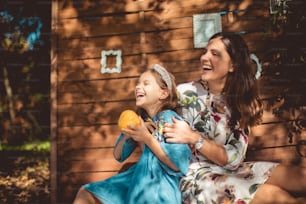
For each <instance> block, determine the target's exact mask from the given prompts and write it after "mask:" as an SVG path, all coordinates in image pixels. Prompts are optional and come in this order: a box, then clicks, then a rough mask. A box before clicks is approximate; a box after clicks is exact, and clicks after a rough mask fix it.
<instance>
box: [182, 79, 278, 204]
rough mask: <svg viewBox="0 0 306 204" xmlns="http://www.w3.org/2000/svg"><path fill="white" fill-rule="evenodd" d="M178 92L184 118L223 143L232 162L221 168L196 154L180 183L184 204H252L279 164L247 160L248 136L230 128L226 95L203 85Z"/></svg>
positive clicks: (208, 136) (192, 83) (187, 86)
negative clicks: (209, 89)
mask: <svg viewBox="0 0 306 204" xmlns="http://www.w3.org/2000/svg"><path fill="white" fill-rule="evenodd" d="M177 89H178V95H179V99H180V104H181V105H182V107H183V108H182V114H183V117H184V119H185V120H186V121H187V122H188V123H189V124H190V125H191V127H192V128H193V129H194V130H196V131H198V132H199V133H200V134H201V135H202V137H204V138H206V139H209V140H214V141H215V142H217V143H218V144H222V145H223V146H224V148H225V150H226V153H227V156H228V163H227V164H226V165H225V166H219V165H216V164H214V163H212V162H211V161H209V160H208V159H207V158H206V157H204V156H203V155H202V154H200V153H199V152H197V151H195V150H194V151H193V157H192V160H191V163H190V165H189V170H188V174H187V176H185V177H184V178H183V179H182V180H181V183H180V188H181V191H182V198H183V203H192V204H201V203H205V204H222V203H224V204H225V203H226V204H228V203H239V204H243V203H249V202H250V201H251V200H252V198H253V197H254V195H255V192H256V190H257V189H258V187H259V185H261V184H263V183H264V182H265V181H266V180H267V179H268V178H269V176H270V174H271V170H272V169H273V168H274V167H275V166H277V165H278V164H277V163H273V162H258V161H256V162H245V161H244V159H245V155H246V151H247V146H248V136H247V135H246V133H245V131H243V130H242V129H241V128H239V127H234V128H230V126H229V118H230V111H229V109H228V108H227V107H226V104H225V103H224V100H223V98H222V96H215V95H213V94H210V93H209V91H208V88H207V86H205V84H203V83H200V82H190V83H185V84H180V85H178V87H177Z"/></svg>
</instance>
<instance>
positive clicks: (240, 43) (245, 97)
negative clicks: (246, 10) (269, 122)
mask: <svg viewBox="0 0 306 204" xmlns="http://www.w3.org/2000/svg"><path fill="white" fill-rule="evenodd" d="M214 38H220V39H221V40H222V42H223V43H224V45H225V47H226V50H227V52H228V54H229V56H230V58H231V60H232V63H233V66H234V72H230V73H229V74H228V77H227V80H226V82H225V86H224V90H223V91H224V94H225V97H226V102H227V104H228V106H229V108H230V109H231V114H232V116H231V125H232V126H234V125H236V124H237V122H239V123H240V127H241V128H247V127H249V126H254V125H256V124H258V123H259V122H260V120H261V117H262V112H263V111H262V103H261V100H260V99H259V89H258V82H257V79H256V78H255V74H254V71H253V68H252V60H251V58H250V53H249V49H248V47H247V45H246V43H245V41H244V40H243V38H242V37H241V36H240V35H238V34H235V33H216V34H215V35H213V36H212V37H211V38H210V39H214Z"/></svg>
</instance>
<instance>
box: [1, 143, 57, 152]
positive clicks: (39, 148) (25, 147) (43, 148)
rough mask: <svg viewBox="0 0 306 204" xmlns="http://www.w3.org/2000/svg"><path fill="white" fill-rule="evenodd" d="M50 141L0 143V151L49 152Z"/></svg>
mask: <svg viewBox="0 0 306 204" xmlns="http://www.w3.org/2000/svg"><path fill="white" fill-rule="evenodd" d="M50 145H51V144H50V141H49V140H47V141H39V140H35V141H32V142H27V143H25V144H22V145H8V144H0V151H34V152H50Z"/></svg>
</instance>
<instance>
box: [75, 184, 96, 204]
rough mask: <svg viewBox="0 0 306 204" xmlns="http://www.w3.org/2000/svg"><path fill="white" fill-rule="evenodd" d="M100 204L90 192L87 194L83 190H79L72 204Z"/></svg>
mask: <svg viewBox="0 0 306 204" xmlns="http://www.w3.org/2000/svg"><path fill="white" fill-rule="evenodd" d="M96 203H101V202H99V201H98V199H97V198H96V197H95V196H93V195H92V194H91V193H90V192H88V191H87V190H86V189H85V188H83V187H82V188H80V189H79V191H78V193H77V195H76V197H75V199H74V201H73V204H96Z"/></svg>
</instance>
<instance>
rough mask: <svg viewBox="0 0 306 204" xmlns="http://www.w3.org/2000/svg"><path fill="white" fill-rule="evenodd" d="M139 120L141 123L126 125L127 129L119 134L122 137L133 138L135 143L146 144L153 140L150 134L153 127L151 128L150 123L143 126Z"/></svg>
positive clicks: (142, 122)
mask: <svg viewBox="0 0 306 204" xmlns="http://www.w3.org/2000/svg"><path fill="white" fill-rule="evenodd" d="M139 118H140V121H141V124H140V125H128V128H123V129H122V130H121V132H122V133H123V134H124V135H127V136H128V137H131V138H133V139H134V140H135V141H137V142H140V143H141V142H144V143H147V142H148V141H149V140H150V139H152V138H153V136H152V135H151V133H150V131H151V129H150V128H152V127H153V126H151V125H150V123H149V124H148V123H147V124H145V123H144V121H143V120H142V118H141V117H139ZM148 126H149V127H150V128H149V127H148ZM153 130H154V129H153Z"/></svg>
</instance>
